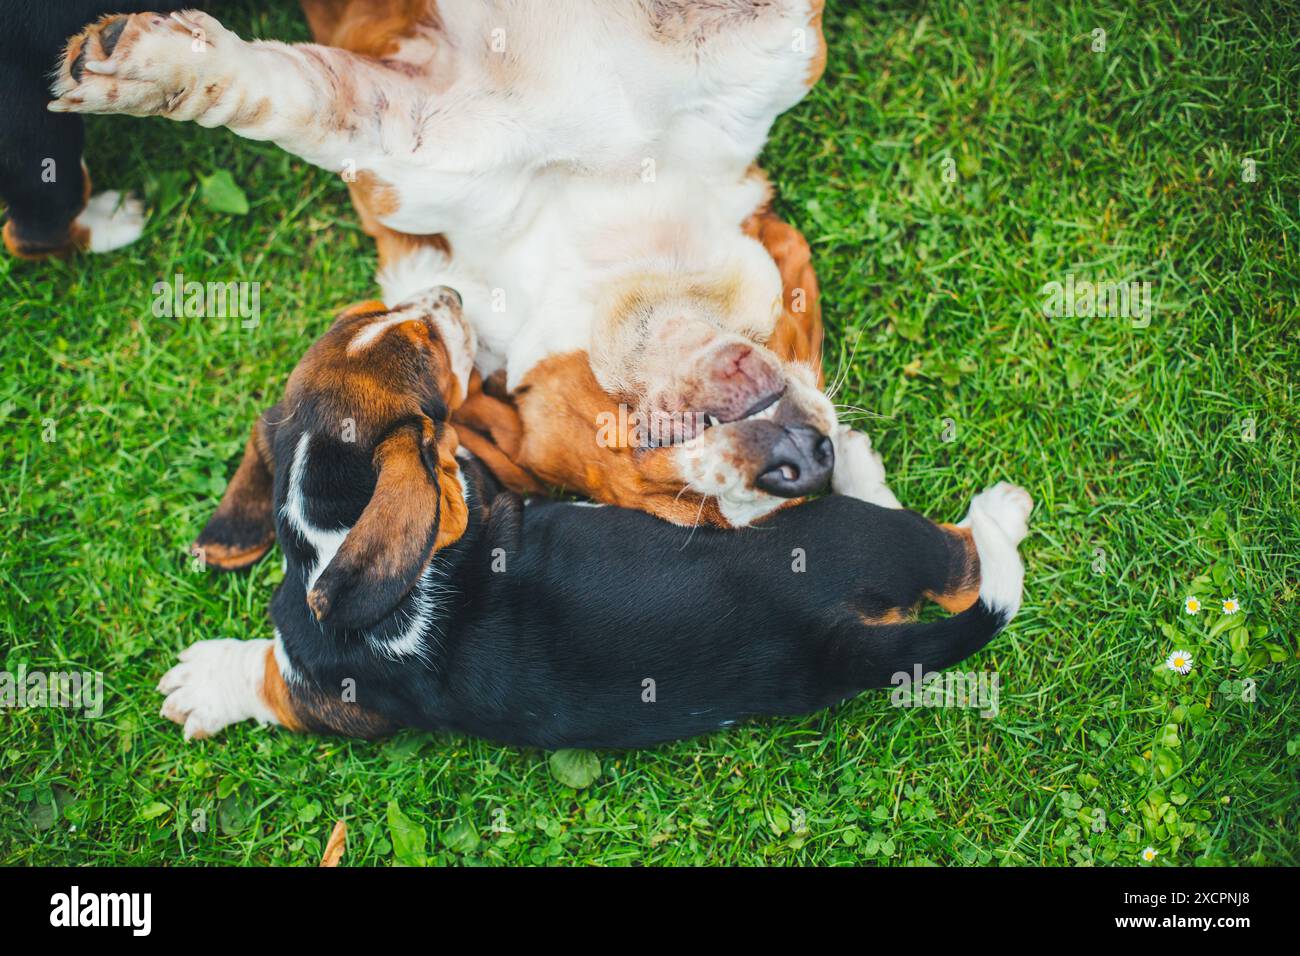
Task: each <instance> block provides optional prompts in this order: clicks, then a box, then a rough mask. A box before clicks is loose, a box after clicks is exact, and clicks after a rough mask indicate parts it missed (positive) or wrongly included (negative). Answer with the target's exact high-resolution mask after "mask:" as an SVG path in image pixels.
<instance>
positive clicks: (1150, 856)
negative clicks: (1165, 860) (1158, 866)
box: [1142, 846, 1156, 863]
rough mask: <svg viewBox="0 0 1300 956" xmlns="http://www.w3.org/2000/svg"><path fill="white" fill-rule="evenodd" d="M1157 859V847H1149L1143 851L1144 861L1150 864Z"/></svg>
mask: <svg viewBox="0 0 1300 956" xmlns="http://www.w3.org/2000/svg"><path fill="white" fill-rule="evenodd" d="M1155 858H1156V848H1155V847H1153V846H1149V847H1147V848H1146V849H1145V850H1143V851H1142V859H1144V860H1145V861H1146V862H1148V863H1150V862H1151V861H1152V860H1154V859H1155Z"/></svg>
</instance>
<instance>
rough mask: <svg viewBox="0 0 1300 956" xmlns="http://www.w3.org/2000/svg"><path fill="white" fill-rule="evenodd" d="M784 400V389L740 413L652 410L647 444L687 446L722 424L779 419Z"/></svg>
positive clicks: (655, 446)
mask: <svg viewBox="0 0 1300 956" xmlns="http://www.w3.org/2000/svg"><path fill="white" fill-rule="evenodd" d="M784 397H785V389H784V388H781V389H780V390H778V391H775V392H773V393H771V394H770V395H765V396H763V397H762V398H760V399H759V400H758V401H756V402H754V403H753V404H751V405H749V406H748V407H747V408H745V409H744V410H742V411H741V412H740V413H739V414H736V413H734V412H730V411H728V410H725V409H715V410H714V411H708V412H704V411H689V412H677V413H674V412H668V411H663V410H660V409H652V410H651V411H650V412H649V413H648V415H647V416H646V418H647V419H648V424H649V429H648V431H649V435H648V440H647V441H646V443H645V444H646V445H647V446H648V447H651V448H663V447H669V446H678V445H686V444H689V443H690V442H693V441H696V440H698V439H699V438H701V437H702V436H703V435H704V433H705V432H707V431H709V430H710V429H713V428H720V427H721V426H723V425H741V424H745V423H747V422H761V421H771V420H772V419H774V418H776V415H777V411H778V409H779V408H780V405H781V399H782V398H784Z"/></svg>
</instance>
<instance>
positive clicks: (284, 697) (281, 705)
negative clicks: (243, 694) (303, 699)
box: [260, 647, 303, 730]
mask: <svg viewBox="0 0 1300 956" xmlns="http://www.w3.org/2000/svg"><path fill="white" fill-rule="evenodd" d="M260 695H261V698H262V701H263V703H265V704H266V706H267V707H269V708H271V712H272V713H273V714H275V719H276V720H278V721H279V722H280V724H281V726H284V727H288V728H289V729H290V730H302V729H303V723H302V722H301V721H300V720H299V719H298V714H297V713H296V711H295V710H294V706H293V696H292V694H290V692H289V685H288V684H286V683H285V682H284V675H283V674H281V673H280V663H279V661H277V660H276V659H275V648H274V647H268V648H267V649H266V666H265V667H264V668H263V670H262V689H261V691H260Z"/></svg>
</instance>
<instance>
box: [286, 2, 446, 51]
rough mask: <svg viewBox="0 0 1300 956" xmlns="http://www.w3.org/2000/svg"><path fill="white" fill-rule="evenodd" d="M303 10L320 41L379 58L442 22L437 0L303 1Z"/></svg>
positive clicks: (314, 34)
mask: <svg viewBox="0 0 1300 956" xmlns="http://www.w3.org/2000/svg"><path fill="white" fill-rule="evenodd" d="M302 9H303V13H304V14H306V16H307V24H308V26H310V27H311V32H312V36H313V37H315V38H316V40H317V42H320V43H325V44H328V45H329V46H336V47H339V48H341V49H344V50H351V51H352V52H353V53H361V54H363V55H365V56H373V57H376V58H378V59H383V58H384V57H390V56H392V55H393V54H395V53H396V52H397V50H398V47H399V46H400V45H401V40H402V38H403V37H409V36H414V35H415V33H416V32H417V30H418V29H419V28H421V27H425V28H432V29H437V28H438V24H439V21H438V5H437V3H436V2H435V0H302Z"/></svg>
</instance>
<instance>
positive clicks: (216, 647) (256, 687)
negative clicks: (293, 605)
mask: <svg viewBox="0 0 1300 956" xmlns="http://www.w3.org/2000/svg"><path fill="white" fill-rule="evenodd" d="M270 647H271V642H270V641H266V640H262V641H236V640H231V639H223V640H216V641H199V642H198V643H197V644H191V645H190V646H189V647H187V648H186V649H185V650H183V651H181V662H180V663H179V664H177V665H176V666H175V667H173V668H172V669H171V670H169V671H168V672H167V673H166V674H164V675H163V677H162V680H160V681H159V682H158V691H159V692H160V693H163V694H166V695H167V699H166V700H164V701H163V705H162V716H164V717H166V718H167V719H168V720H171V721H174V722H175V723H178V724H183V725H184V727H185V739H186V740H190V739H192V738H196V737H197V738H203V737H211V736H212V735H213V734H215V733H217V732H218V731H219V730H221V729H223V728H225V727H227V726H229V725H230V724H233V723H237V722H238V721H241V720H248V719H249V718H256V719H257V720H259V721H261V722H263V723H273V722H275V714H274V712H273V711H272V710H271V708H270V707H269V706H268V705H267V704H266V702H265V701H264V700H263V699H262V694H261V691H262V682H263V680H264V677H265V674H266V655H267V652H268V651H269V650H270Z"/></svg>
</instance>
